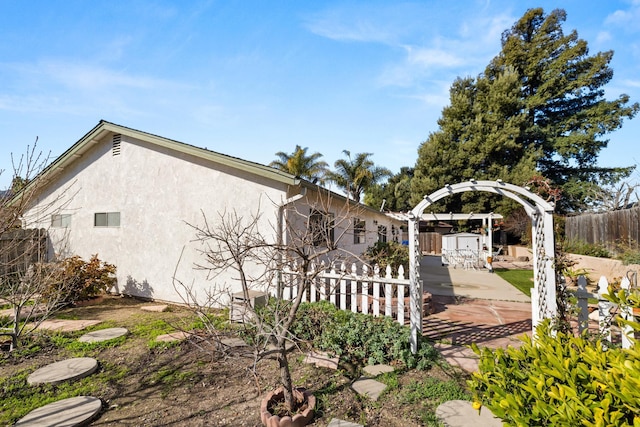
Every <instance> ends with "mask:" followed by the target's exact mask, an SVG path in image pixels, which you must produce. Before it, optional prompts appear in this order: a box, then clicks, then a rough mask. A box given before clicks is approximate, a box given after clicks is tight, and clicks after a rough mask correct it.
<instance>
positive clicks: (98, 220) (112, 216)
mask: <svg viewBox="0 0 640 427" xmlns="http://www.w3.org/2000/svg"><path fill="white" fill-rule="evenodd" d="M93 225H94V226H96V227H120V212H96V213H95V214H94V216H93Z"/></svg>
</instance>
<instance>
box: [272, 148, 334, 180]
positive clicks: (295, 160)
mask: <svg viewBox="0 0 640 427" xmlns="http://www.w3.org/2000/svg"><path fill="white" fill-rule="evenodd" d="M307 149H308V148H307V147H304V148H302V147H300V146H299V145H296V148H295V150H293V153H291V154H288V153H285V152H283V151H279V152H277V153H276V157H278V160H274V161H273V162H271V163H269V166H271V167H273V168H276V169H280V170H281V171H284V172H288V173H290V174H292V175H295V176H298V177H300V178H305V179H308V180H314V179H315V180H318V181H320V182H321V183H322V182H324V177H325V175H326V173H327V171H328V166H329V165H328V164H327V162H324V161H322V160H320V158H321V157H322V154H320V153H313V154H309V155H308V154H307Z"/></svg>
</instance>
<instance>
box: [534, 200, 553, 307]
mask: <svg viewBox="0 0 640 427" xmlns="http://www.w3.org/2000/svg"><path fill="white" fill-rule="evenodd" d="M543 218H544V216H543V215H542V214H540V213H539V212H538V213H536V214H535V215H534V217H533V218H532V219H533V224H534V231H535V233H534V236H533V240H534V241H533V243H534V245H535V253H534V263H535V264H534V268H535V269H536V278H537V282H538V283H536V288H537V289H538V314H539V316H540V317H539V318H540V319H544V318H545V317H546V314H547V312H548V306H549V301H548V295H549V294H548V292H547V270H546V252H545V249H544V239H545V233H544V220H543Z"/></svg>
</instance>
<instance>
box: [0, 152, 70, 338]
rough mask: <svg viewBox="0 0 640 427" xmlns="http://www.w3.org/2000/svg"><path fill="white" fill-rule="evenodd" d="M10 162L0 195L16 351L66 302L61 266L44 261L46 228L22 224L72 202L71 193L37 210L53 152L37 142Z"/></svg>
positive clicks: (3, 279) (1, 250) (1, 245)
mask: <svg viewBox="0 0 640 427" xmlns="http://www.w3.org/2000/svg"><path fill="white" fill-rule="evenodd" d="M11 161H12V168H13V170H12V175H11V187H10V188H8V189H7V190H5V191H3V192H2V193H1V194H0V300H2V301H0V305H9V306H10V308H11V314H10V315H9V316H5V317H4V321H1V320H0V333H1V334H3V335H10V336H11V338H12V342H11V347H10V349H11V350H13V349H14V348H15V347H16V346H17V345H18V342H19V337H20V336H22V335H25V334H28V333H30V332H33V330H35V328H37V327H38V326H39V325H40V323H41V322H42V321H43V320H45V319H46V318H48V317H50V316H51V315H53V314H54V313H55V312H56V311H57V310H58V309H60V308H61V307H62V306H63V303H62V301H63V298H64V283H61V282H59V279H60V277H61V276H60V274H61V272H60V268H59V266H56V265H49V264H46V263H45V261H47V256H48V248H47V238H48V237H47V230H45V229H32V230H25V229H23V228H22V227H23V223H27V222H28V223H31V224H36V223H42V222H43V221H45V220H48V219H49V218H50V217H51V215H54V214H55V213H56V212H58V210H59V209H62V208H63V207H64V206H65V205H66V204H67V203H68V202H69V201H70V198H67V196H68V195H69V194H68V193H69V192H70V191H68V190H65V191H62V192H61V194H60V195H59V196H58V197H55V198H53V200H52V201H51V202H49V203H45V204H42V205H40V206H39V207H37V208H36V207H35V205H36V204H35V203H34V202H35V201H36V197H37V196H38V195H39V193H40V190H41V189H42V186H43V185H44V181H42V180H39V179H37V177H38V175H39V174H40V173H41V172H42V171H43V170H44V169H45V167H46V165H47V163H48V161H49V156H48V155H46V156H45V155H43V154H42V152H39V151H38V150H37V140H36V143H34V144H33V146H27V149H26V152H25V154H23V155H21V156H20V157H19V158H14V156H13V154H12V155H11ZM4 172H5V171H1V172H0V173H4ZM52 283H58V286H57V287H56V286H53V287H52V286H51V285H52Z"/></svg>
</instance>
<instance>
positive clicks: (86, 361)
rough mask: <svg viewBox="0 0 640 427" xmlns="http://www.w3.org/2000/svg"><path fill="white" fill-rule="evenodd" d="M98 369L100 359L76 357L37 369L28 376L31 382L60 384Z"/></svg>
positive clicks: (28, 380)
mask: <svg viewBox="0 0 640 427" xmlns="http://www.w3.org/2000/svg"><path fill="white" fill-rule="evenodd" d="M96 369H98V361H97V360H96V359H93V358H91V357H76V358H73V359H67V360H62V361H60V362H56V363H52V364H50V365H47V366H43V367H42V368H40V369H38V370H36V371H35V372H33V373H32V374H31V375H29V376H28V377H27V382H28V383H29V384H32V385H33V384H44V383H47V384H60V383H61V382H63V381H68V380H78V379H80V378H84V377H86V376H89V375H91V374H92V373H94V372H95V371H96Z"/></svg>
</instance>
